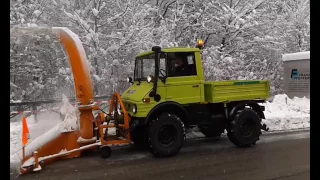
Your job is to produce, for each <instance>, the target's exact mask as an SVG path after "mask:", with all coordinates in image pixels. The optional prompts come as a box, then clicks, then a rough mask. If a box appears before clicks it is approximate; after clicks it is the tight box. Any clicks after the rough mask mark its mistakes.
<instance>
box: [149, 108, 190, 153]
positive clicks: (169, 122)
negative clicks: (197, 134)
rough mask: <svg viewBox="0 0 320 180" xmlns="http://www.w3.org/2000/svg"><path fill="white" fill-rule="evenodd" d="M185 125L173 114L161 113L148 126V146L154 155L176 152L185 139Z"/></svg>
mask: <svg viewBox="0 0 320 180" xmlns="http://www.w3.org/2000/svg"><path fill="white" fill-rule="evenodd" d="M185 137H186V135H185V127H184V124H183V122H182V121H181V120H180V118H179V117H178V116H177V115H175V114H170V113H163V114H161V115H160V116H159V117H158V118H156V119H155V120H153V121H152V122H151V123H150V125H149V128H148V146H149V149H150V151H151V152H152V153H153V154H154V155H155V156H156V157H167V156H173V155H175V154H177V153H178V152H179V151H180V149H181V147H182V146H183V142H184V140H185Z"/></svg>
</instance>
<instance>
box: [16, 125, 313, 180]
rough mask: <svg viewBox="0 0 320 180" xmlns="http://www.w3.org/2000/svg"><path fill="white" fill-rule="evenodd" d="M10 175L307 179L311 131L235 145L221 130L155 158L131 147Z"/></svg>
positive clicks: (24, 177)
mask: <svg viewBox="0 0 320 180" xmlns="http://www.w3.org/2000/svg"><path fill="white" fill-rule="evenodd" d="M10 179H18V180H28V179H30V180H31V179H33V180H34V179H37V180H38V179H39V180H40V179H47V180H53V179H60V180H78V179H79V180H80V179H97V180H98V179H99V180H101V179H117V180H122V179H132V180H135V179H146V180H149V179H152V180H157V179H165V180H171V179H172V180H176V179H201V180H205V179H208V180H212V179H219V180H237V179H239V180H240V179H245V180H301V179H303V180H308V179H310V131H298V132H286V133H270V134H264V135H262V137H261V140H260V141H259V142H258V143H257V145H256V146H254V147H252V148H246V149H241V148H236V147H234V146H233V145H232V144H231V143H230V142H229V141H228V140H227V138H226V137H225V136H223V137H221V138H217V139H201V138H200V139H192V140H188V141H186V143H185V146H184V147H183V149H181V152H180V154H179V155H177V156H175V157H171V158H164V159H157V158H154V157H153V156H152V155H150V154H149V152H146V151H145V150H141V149H136V148H133V147H127V148H121V149H117V150H114V151H113V154H112V157H111V158H109V159H102V158H100V157H99V155H98V154H93V155H90V156H87V157H81V158H76V159H71V160H65V161H59V162H55V163H54V164H51V165H49V166H46V167H43V170H42V171H41V172H37V173H31V174H26V175H22V176H19V177H17V176H16V175H14V174H12V173H11V175H10Z"/></svg>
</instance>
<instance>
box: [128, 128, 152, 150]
mask: <svg viewBox="0 0 320 180" xmlns="http://www.w3.org/2000/svg"><path fill="white" fill-rule="evenodd" d="M130 135H131V141H132V142H133V143H134V145H136V146H138V147H141V148H147V147H148V136H147V129H146V128H145V127H143V126H138V127H136V128H135V129H134V130H133V131H132V132H131V134H130Z"/></svg>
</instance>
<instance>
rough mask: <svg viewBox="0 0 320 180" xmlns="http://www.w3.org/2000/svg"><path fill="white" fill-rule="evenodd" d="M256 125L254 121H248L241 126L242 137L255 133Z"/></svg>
mask: <svg viewBox="0 0 320 180" xmlns="http://www.w3.org/2000/svg"><path fill="white" fill-rule="evenodd" d="M254 127H255V123H254V121H253V120H252V119H246V120H245V122H244V123H242V124H241V126H240V132H241V135H242V136H244V137H248V136H251V135H252V134H253V133H254Z"/></svg>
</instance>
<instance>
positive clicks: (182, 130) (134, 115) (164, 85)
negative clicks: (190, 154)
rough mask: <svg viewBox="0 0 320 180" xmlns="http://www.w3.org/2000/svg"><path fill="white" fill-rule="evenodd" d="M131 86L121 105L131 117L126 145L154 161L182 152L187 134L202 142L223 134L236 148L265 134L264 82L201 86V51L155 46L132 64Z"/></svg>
mask: <svg viewBox="0 0 320 180" xmlns="http://www.w3.org/2000/svg"><path fill="white" fill-rule="evenodd" d="M128 82H129V83H131V86H130V87H129V88H128V89H127V90H126V91H124V92H123V94H122V95H121V99H122V101H123V103H124V105H125V108H126V110H127V112H129V115H130V118H131V120H130V134H131V140H132V141H133V142H134V143H135V144H137V145H139V146H145V147H148V148H149V149H150V151H151V152H152V153H153V154H154V155H155V156H157V157H166V156H171V155H175V154H177V153H178V152H179V150H180V149H181V147H182V146H183V143H184V140H185V137H186V129H187V128H192V127H196V126H197V127H198V128H199V129H200V131H201V132H202V133H203V134H204V135H205V136H207V137H215V136H220V135H221V134H222V133H223V132H224V130H225V129H226V130H227V136H228V138H229V140H230V141H231V142H232V143H233V144H235V145H236V146H238V147H250V146H251V145H255V143H256V141H257V140H259V136H260V135H261V130H265V131H267V130H268V128H267V127H266V125H265V124H262V123H261V119H264V118H265V116H264V113H263V111H264V106H261V105H259V103H264V102H265V101H266V100H267V98H268V97H269V90H270V88H269V82H268V81H266V80H256V81H242V80H241V81H217V82H215V81H212V82H211V81H209V82H206V81H205V80H204V75H203V68H202V60H201V46H200V45H199V46H197V47H196V48H164V49H161V48H160V47H158V46H155V47H153V48H152V50H151V51H147V52H143V53H140V54H138V55H137V56H136V58H135V68H134V74H133V78H131V77H128Z"/></svg>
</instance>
